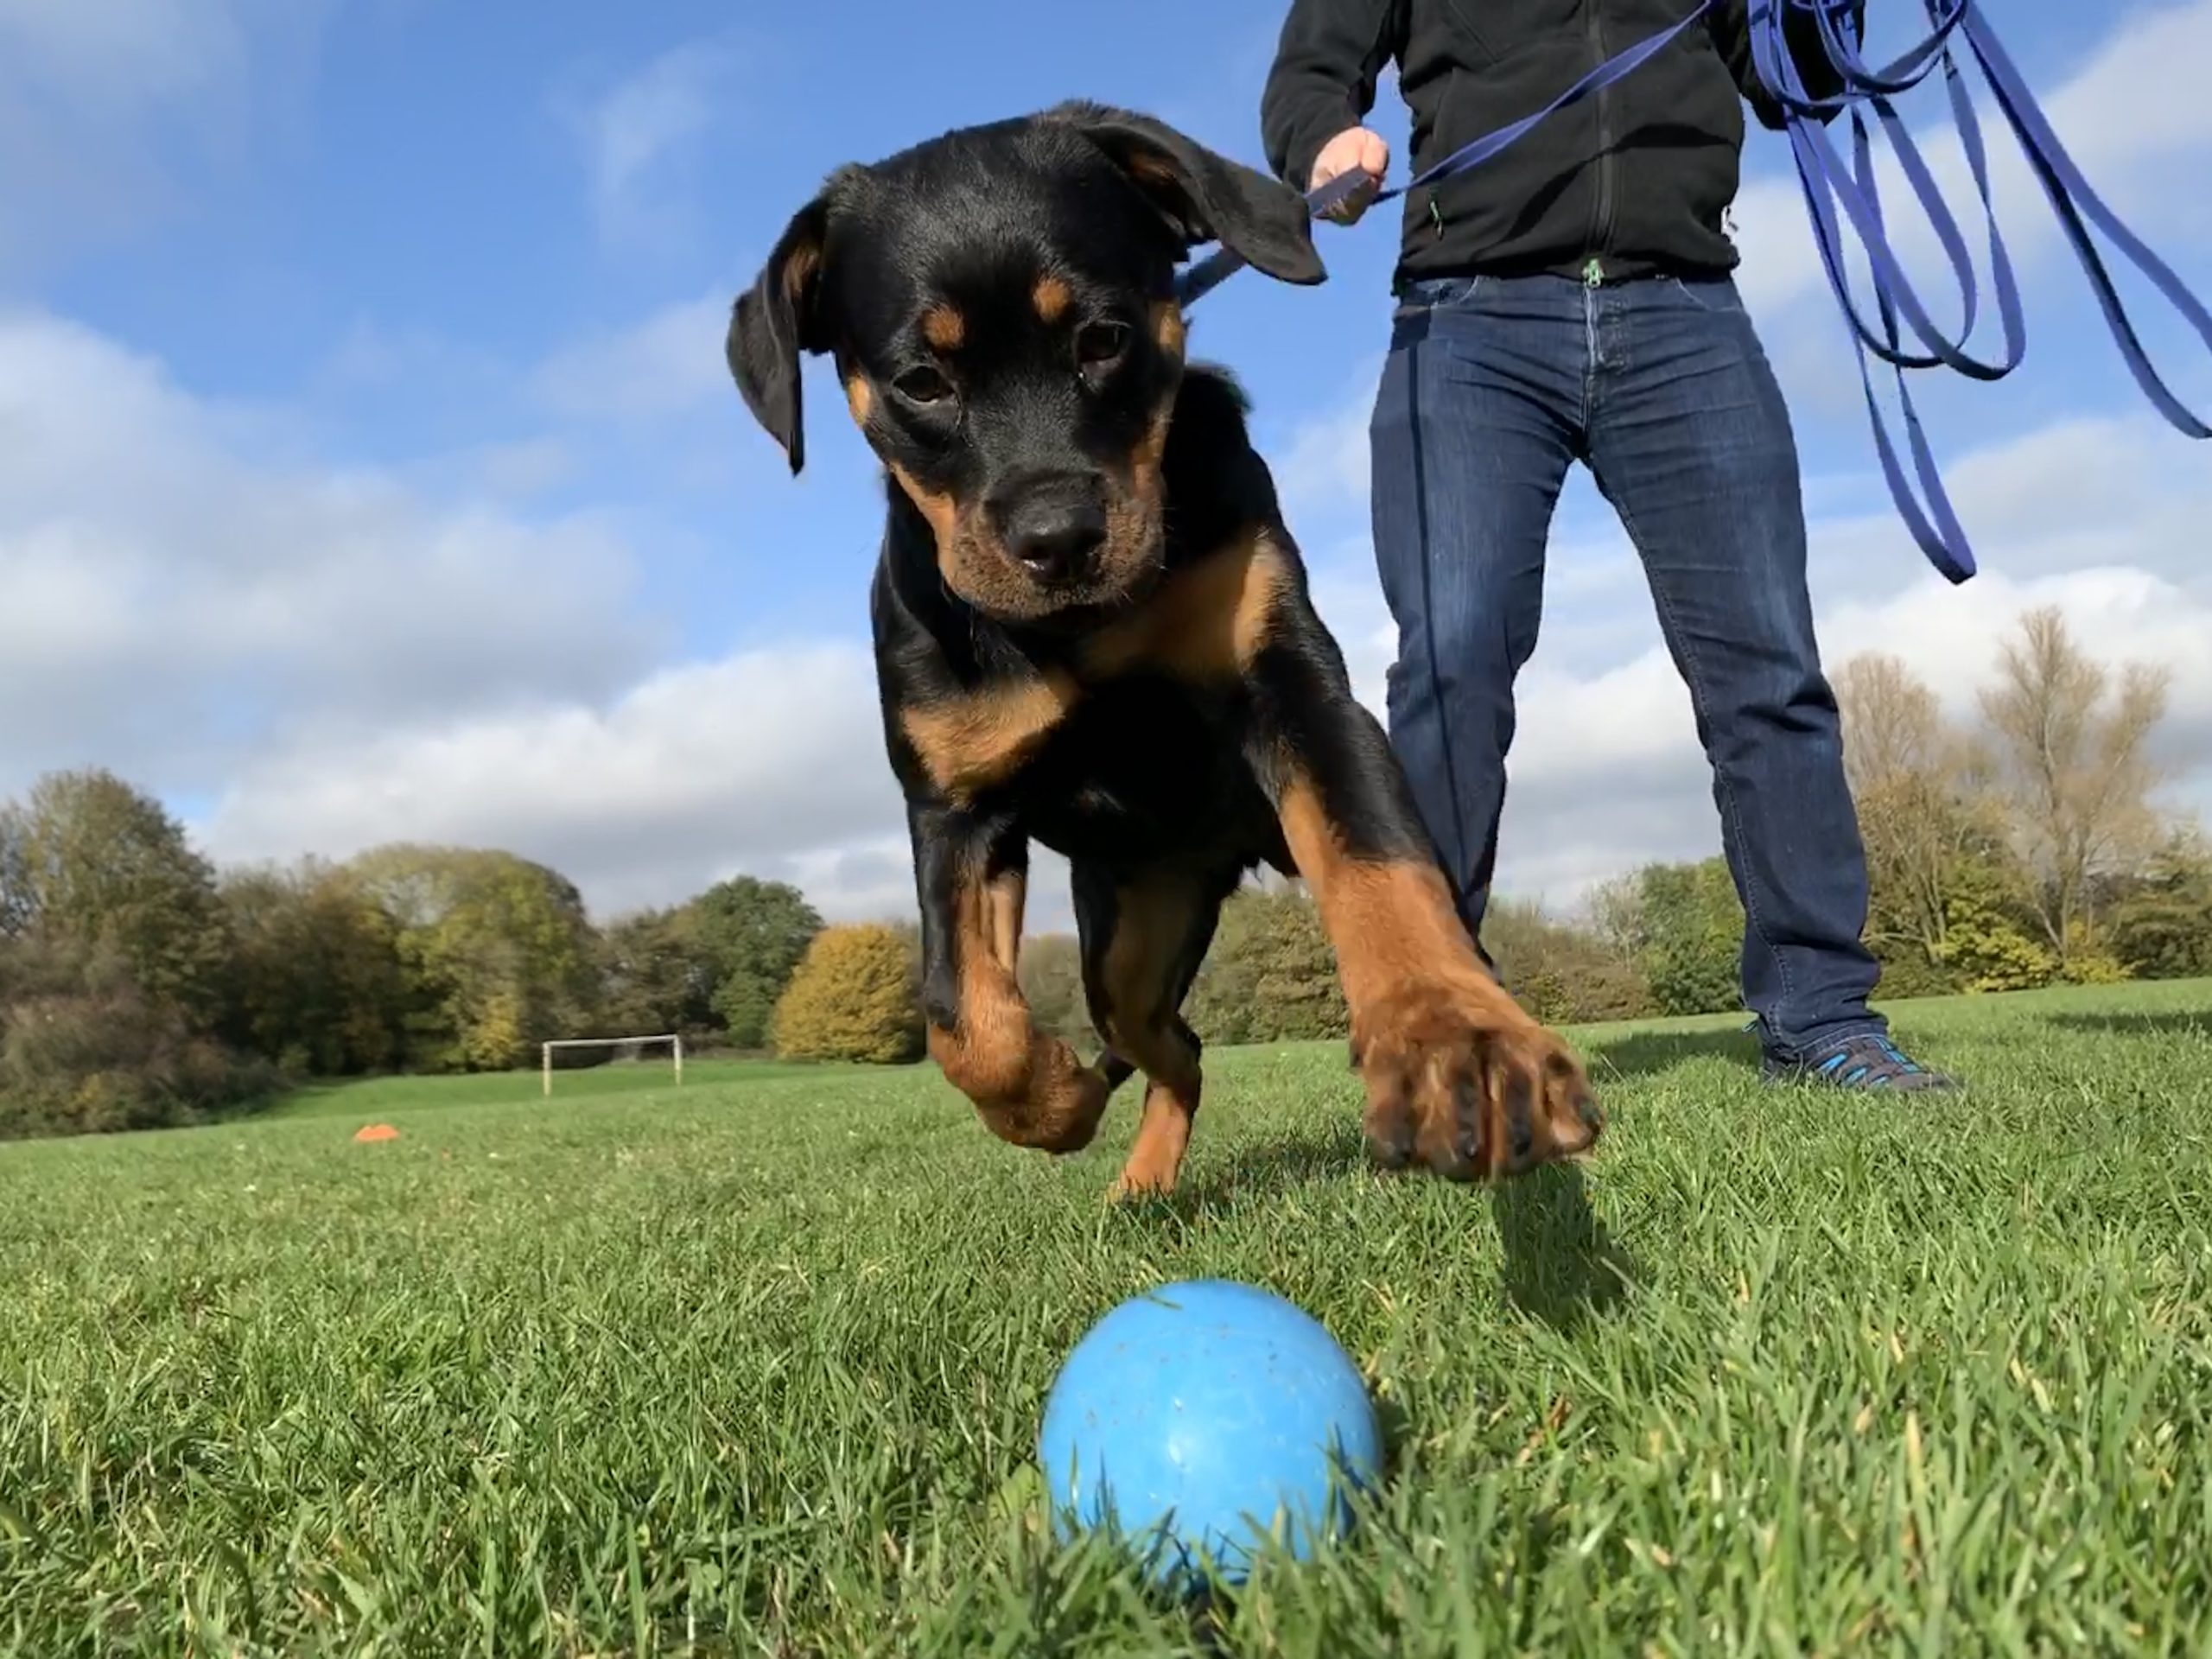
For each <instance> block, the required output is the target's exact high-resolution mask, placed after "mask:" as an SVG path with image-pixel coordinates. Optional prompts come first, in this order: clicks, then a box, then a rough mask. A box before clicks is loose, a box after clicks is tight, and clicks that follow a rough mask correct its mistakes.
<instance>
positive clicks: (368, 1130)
mask: <svg viewBox="0 0 2212 1659" xmlns="http://www.w3.org/2000/svg"><path fill="white" fill-rule="evenodd" d="M353 1138H354V1139H355V1140H356V1141H397V1140H398V1139H399V1131H398V1130H397V1129H395V1128H392V1127H391V1124H389V1123H370V1124H366V1125H364V1126H363V1127H362V1128H360V1129H359V1130H358V1131H357V1132H356V1133H355V1134H354V1136H353Z"/></svg>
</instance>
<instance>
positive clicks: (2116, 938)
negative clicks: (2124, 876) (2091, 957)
mask: <svg viewBox="0 0 2212 1659" xmlns="http://www.w3.org/2000/svg"><path fill="white" fill-rule="evenodd" d="M2111 940H2112V949H2113V955H2114V956H2116V957H2119V959H2120V962H2121V963H2122V964H2124V965H2125V966H2126V969H2128V971H2129V972H2131V973H2133V974H2136V975H2139V976H2142V977H2144V978H2145V979H2193V978H2196V977H2199V976H2212V847H2208V846H2207V845H2206V843H2205V839H2204V836H2202V833H2200V832H2199V831H2198V830H2197V829H2196V828H2195V827H2194V826H2193V825H2192V826H2185V827H2182V828H2177V829H2175V830H2174V831H2173V832H2172V833H2171V835H2170V836H2168V837H2167V839H2166V841H2165V842H2164V845H2162V846H2161V847H2160V848H2159V849H2158V851H2157V852H2156V853H2154V854H2152V856H2151V859H2150V861H2149V863H2148V865H2147V866H2146V867H2145V869H2144V870H2143V871H2142V873H2141V874H2140V875H2139V878H2138V879H2137V880H2135V881H2134V882H2133V883H2131V884H2130V885H2129V887H2128V888H2127V890H2126V893H2124V894H2122V895H2121V896H2120V899H2118V901H2117V902H2116V903H2115V904H2114V905H2113V912H2112V919H2111Z"/></svg>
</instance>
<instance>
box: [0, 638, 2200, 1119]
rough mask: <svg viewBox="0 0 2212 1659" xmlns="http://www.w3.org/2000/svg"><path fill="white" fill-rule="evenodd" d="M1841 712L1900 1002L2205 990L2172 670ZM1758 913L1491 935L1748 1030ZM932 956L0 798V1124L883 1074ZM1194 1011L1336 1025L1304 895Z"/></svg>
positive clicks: (765, 907)
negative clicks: (730, 1056)
mask: <svg viewBox="0 0 2212 1659" xmlns="http://www.w3.org/2000/svg"><path fill="white" fill-rule="evenodd" d="M1836 690H1837V696H1838V701H1839V702H1840V706H1841V708H1842V711H1843V720H1844V731H1845V741H1846V751H1847V771H1848V773H1849V777H1850V782H1851V787H1852V791H1853V797H1854V798H1855V799H1856V801H1857V803H1858V805H1859V815H1860V823H1861V828H1862V831H1863V834H1864V836H1865V840H1866V849H1867V858H1868V865H1869V869H1870V874H1871V880H1872V905H1871V910H1870V915H1869V919H1868V925H1867V930H1866V938H1867V941H1868V943H1869V944H1870V945H1871V946H1872V949H1873V950H1874V951H1875V952H1876V954H1877V955H1878V957H1880V958H1881V961H1882V963H1883V968H1884V983H1883V994H1884V995H1886V996H1891V997H1897V996H1905V995H1928V994H1934V993H1942V992H1956V991H1966V992H1973V991H1996V990H2015V989H2024V988H2031V987H2035V986H2041V985H2050V984H2056V983H2092V982H2110V981H2114V980H2120V979H2126V978H2130V977H2143V978H2171V977H2184V976H2196V975H2212V849H2208V847H2207V845H2206V842H2205V841H2204V839H2203V837H2202V836H2201V835H2200V834H2199V832H2198V831H2197V829H2196V826H2195V825H2194V824H2193V823H2189V822H2187V821H2185V820H2183V819H2182V818H2180V817H2176V816H2174V815H2171V814H2169V813H2166V812H2164V811H2162V810H2160V808H2159V807H2158V804H2157V793H2158V785H2159V782H2160V779H2159V774H2158V768H2157V766H2156V765H2155V764H2154V757H2153V749H2154V741H2155V739H2156V737H2157V735H2158V728H2159V725H2160V723H2161V721H2163V720H2164V717H2165V713H2166V686H2165V682H2164V677H2162V676H2161V675H2160V674H2158V673H2157V672H2155V671H2149V670H2145V669H2142V668H2139V667H2133V666H2127V667H2122V668H2120V669H2118V670H2113V669H2112V668H2109V667H2107V666H2106V665H2104V664H2098V663H2096V662H2095V661H2094V660H2093V659H2091V658H2089V657H2088V655H2087V654H2086V653H2085V652H2083V651H2082V649H2081V648H2080V646H2079V645H2077V644H2076V643H2075V641H2074V639H2072V638H2071V636H2070V635H2069V632H2068V630H2067V628H2066V626H2065V623H2064V620H2063V617H2061V616H2060V615H2059V614H2058V613H2056V612H2052V611H2042V612H2037V613H2033V614H2031V615H2030V616H2028V617H2027V618H2026V619H2024V620H2023V622H2022V623H2021V625H2020V626H2019V627H2018V630H2017V631H2016V632H2015V633H2014V635H2013V636H2012V638H2010V639H2008V640H2007V641H2006V642H2005V646H2004V649H2003V651H2002V652H2001V653H2000V657H1999V664H1998V668H1997V672H1996V674H1995V676H1994V677H1993V681H1992V682H1991V683H1989V684H1988V685H1986V686H1985V687H1984V688H1983V689H1982V690H1981V692H1980V696H1979V697H1978V699H1977V701H1976V707H1975V715H1974V718H1973V719H1971V720H1969V721H1955V720H1953V719H1952V718H1950V717H1949V716H1948V715H1946V714H1945V712H1944V710H1943V709H1942V704H1941V702H1940V700H1939V699H1938V698H1937V696H1936V694H1935V692H1934V691H1933V690H1931V689H1930V688H1929V687H1928V686H1927V685H1926V684H1924V683H1922V682H1921V681H1919V680H1918V679H1917V678H1916V677H1914V676H1913V675H1912V674H1911V672H1910V671H1909V670H1908V669H1907V668H1906V667H1905V666H1904V664H1902V663H1901V662H1899V661H1897V659H1895V658H1890V657H1886V656H1883V655H1879V654H1873V655H1866V656H1862V657H1859V658H1854V659H1853V660H1852V661H1850V662H1848V663H1847V664H1844V665H1843V666H1842V668H1841V669H1840V671H1839V672H1838V673H1837V675H1836ZM1743 923H1744V918H1743V910H1742V906H1741V904H1740V901H1739V900H1738V896H1737V893H1736V891H1735V888H1734V886H1733V884H1732V881H1731V880H1730V878H1729V875H1728V873H1727V870H1726V866H1725V865H1724V864H1723V863H1722V861H1720V860H1719V858H1717V857H1716V858H1712V859H1707V860H1706V861H1702V862H1699V863H1690V864H1664V863H1655V864H1651V865H1648V866H1646V867H1645V868H1642V869H1640V870H1637V871H1635V872H1632V873H1630V874H1626V875H1624V876H1622V877H1620V878H1618V880H1614V881H1611V882H1610V883H1608V884H1606V885H1605V886H1604V887H1601V888H1599V890H1598V891H1597V892H1596V893H1594V894H1593V895H1592V897H1591V898H1590V899H1588V900H1587V901H1586V902H1585V903H1583V904H1582V905H1580V906H1577V907H1576V908H1575V909H1573V910H1572V911H1568V912H1554V911H1551V910H1548V909H1547V908H1546V907H1545V906H1541V905H1538V904H1535V903H1529V902H1525V901H1524V902H1516V901H1513V900H1511V899H1502V900H1501V901H1499V902H1498V903H1497V904H1495V905H1494V906H1493V907H1492V909H1491V913H1490V916H1489V918H1488V919H1487V921H1486V924H1485V926H1484V943H1485V944H1486V945H1487V946H1488V948H1489V950H1490V951H1491V955H1492V956H1493V957H1494V958H1495V959H1496V960H1497V963H1498V964H1499V968H1500V971H1501V973H1502V975H1503V978H1504V980H1505V982H1506V984H1507V987H1508V988H1510V990H1511V991H1512V992H1513V994H1514V995H1516V996H1517V997H1518V998H1520V999H1521V1001H1522V1003H1523V1004H1524V1006H1526V1007H1529V1011H1530V1012H1531V1013H1532V1014H1535V1015H1536V1016H1537V1017H1538V1018H1540V1019H1542V1020H1547V1021H1554V1022H1560V1023H1573V1022H1584V1021H1592V1020H1623V1019H1633V1018H1638V1017H1643V1016H1648V1015H1654V1014H1700V1013H1713V1012H1721V1011H1725V1010H1727V1009H1732V1008H1734V1007H1737V1006H1738V968H1737V963H1738V951H1739V949H1740V944H1741V940H1742V936H1743ZM918 954H919V953H918V930H917V929H916V928H915V927H914V925H912V922H911V921H906V922H901V923H897V924H863V925H844V926H825V925H824V923H823V918H822V917H821V916H820V915H819V914H817V912H816V911H815V910H814V908H813V907H812V906H811V905H810V904H809V903H808V901H807V900H806V899H805V898H804V895H803V894H802V893H799V892H798V890H797V889H796V888H794V887H791V886H789V885H787V884H785V883H780V882H775V881H764V880H757V879H755V878H753V877H750V876H739V877H736V878H734V879H732V880H725V881H721V882H717V883H716V884H715V885H714V886H712V887H709V888H707V889H706V890H705V891H704V892H702V893H698V894H696V895H695V896H693V897H692V898H690V899H687V900H685V901H684V902H683V903H682V904H680V905H675V906H666V907H663V908H659V909H652V910H645V911H641V912H635V913H632V914H628V915H625V916H620V917H618V918H613V919H611V920H609V921H608V922H607V923H605V924H604V925H600V924H597V923H595V922H594V920H593V918H591V917H590V916H589V915H588V913H587V912H586V909H585V906H584V904H583V901H582V896H581V895H580V894H579V893H578V891H577V889H576V888H575V886H574V884H573V883H571V882H570V881H569V880H568V879H567V878H566V877H564V876H563V875H562V874H560V873H559V872H558V871H556V870H553V869H550V868H547V867H546V866H544V865H543V864H540V863H536V862H533V861H530V860H528V859H524V858H522V857H519V856H518V855H514V854H512V853H509V852H505V851H500V850H497V849H474V848H457V847H445V846H429V845H420V844H411V843H402V844H395V845H390V846H385V847H379V848H377V849H372V850H371V851H369V852H365V853H363V854H361V855H359V856H358V857H355V858H353V859H350V860H347V861H342V862H330V861H321V860H315V859H303V860H301V861H297V862H296V863H294V864H292V865H289V866H276V865H261V866H255V867H251V868H236V869H229V870H218V869H217V868H215V867H214V865H213V863H212V862H211V861H209V860H208V859H207V857H206V856H205V855H202V854H201V853H200V851H199V850H198V849H195V848H194V846H193V845H192V844H191V842H190V839H189V837H188V836H187V834H186V833H185V831H184V829H183V828H182V826H181V824H180V823H178V822H177V821H176V820H175V818H174V817H171V816H170V814H169V813H168V811H167V810H165V809H164V808H163V807H162V804H161V803H160V802H159V801H157V800H156V799H155V798H152V797H151V796H149V795H148V794H146V793H145V792H143V791H140V790H138V789H136V788H134V787H133V786H132V785H130V784H128V783H126V782H125V781H124V780H123V779H119V778H118V777H116V776H114V775H113V774H111V773H110V772H105V771H99V770H90V771H83V772H60V773H54V774H50V775H48V776H47V777H45V778H43V779H40V780H39V782H38V783H37V784H36V785H35V786H34V787H33V788H31V789H30V790H29V792H28V793H27V794H26V795H25V796H24V797H23V798H22V799H20V800H17V801H14V802H10V803H7V804H0V1135H27V1134H41V1133H66V1132H71V1131H79V1130H88V1129H114V1128H140V1127H150V1126H154V1125H159V1124H168V1123H181V1122H196V1121H200V1120H202V1119H205V1118H207V1117H211V1116H218V1115H220V1114H222V1113H224V1112H226V1111H232V1110H238V1109H249V1108H251V1106H252V1105H253V1104H255V1103H257V1102H260V1101H264V1100H266V1099H269V1098H270V1097H272V1096H274V1095H275V1094H276V1093H277V1092H278V1091H280V1090H283V1089H285V1088H287V1087H289V1086H292V1085H293V1084H296V1083H297V1082H299V1081H302V1080H303V1079H308V1078H318V1077H351V1076H361V1075H366V1074H371V1073H379V1072H394V1071H409V1072H438V1071H486V1070H500V1069H505V1068H511V1067H515V1066H519V1065H528V1064H530V1063H531V1061H532V1060H533V1059H534V1058H535V1057H536V1054H537V1045H538V1044H539V1043H541V1042H543V1041H544V1040H546V1039H551V1038H559V1037H574V1036H582V1035H607V1036H620V1035H641V1034H645V1033H664V1032H680V1033H683V1035H684V1037H685V1039H686V1040H687V1043H688V1044H689V1045H690V1046H691V1047H693V1048H694V1049H698V1050H706V1051H712V1050H715V1049H716V1048H721V1049H724V1050H728V1051H734V1052H773V1053H777V1054H779V1055H783V1056H785V1057H789V1058H805V1059H843V1060H858V1061H865V1062H871V1063H877V1064H897V1063H900V1062H904V1061H908V1060H912V1059H913V1058H917V1057H918V1055H919V1054H920V1052H921V1051H922V1022H921V1018H920V1014H919V1012H918ZM1020 978H1021V983H1022V987H1023V989H1024V992H1025V994H1026V995H1027V997H1028V999H1029V1001H1030V1005H1031V1007H1032V1010H1033V1013H1034V1014H1035V1016H1036V1018H1037V1019H1038V1020H1039V1023H1040V1024H1042V1025H1044V1026H1045V1027H1046V1028H1048V1029H1051V1030H1053V1031H1057V1032H1058V1033H1061V1034H1063V1035H1065V1036H1066V1037H1067V1038H1068V1039H1070V1040H1071V1041H1073V1042H1075V1043H1076V1044H1077V1046H1079V1047H1081V1048H1083V1049H1084V1051H1085V1052H1093V1051H1095V1050H1096V1046H1097V1044H1096V1036H1095V1034H1094V1033H1093V1032H1092V1030H1091V1028H1090V1019H1089V1015H1088V1012H1087V1009H1086V1007H1085V1004H1084V995H1083V991H1082V987H1081V975H1080V969H1079V963H1078V952H1077V942H1076V941H1075V939H1073V938H1071V937H1068V936H1066V935H1065V934H1046V935H1043V936H1040V937H1034V938H1031V939H1029V940H1028V941H1027V942H1026V944H1025V947H1024V951H1023V956H1022V961H1021V966H1020ZM1186 1013H1187V1014H1188V1016H1189V1018H1190V1020H1191V1023H1192V1026H1193V1027H1195V1028H1196V1029H1197V1030H1198V1033H1200V1035H1201V1036H1202V1037H1204V1038H1205V1039H1206V1040H1207V1041H1208V1042H1210V1043H1215V1044H1226V1043H1239V1042H1265V1041H1281V1040H1293V1039H1314V1038H1332V1037H1339V1036H1341V1035H1343V1034H1344V1029H1345V1010H1344V998H1343V993H1342V990H1341V988H1340V987H1339V985H1338V981H1337V976H1336V964H1335V960H1334V957H1333V954H1332V951H1331V950H1330V946H1329V943H1328V940H1327V938H1326V936H1325V934H1324V932H1323V931H1322V929H1321V926H1320V922H1319V916H1318V915H1317V913H1316V912H1315V909H1314V906H1313V903H1312V901H1311V899H1309V898H1308V897H1307V895H1306V893H1304V891H1303V890H1302V889H1301V888H1300V887H1299V885H1298V884H1296V883H1294V882H1293V883H1281V882H1269V883H1267V884H1263V885H1262V886H1258V887H1249V888H1247V889H1246V890H1245V891H1243V892H1241V893H1238V894H1237V895H1236V897H1235V898H1233V899H1231V900H1230V903H1229V905H1228V906H1226V908H1225V909H1224V912H1223V915H1222V918H1221V923H1220V926H1219V929H1218V931H1217V934H1216V938H1215V941H1214V944H1213V947H1212V949H1211V951H1210V952H1209V953H1208V956H1207V958H1206V961H1205V966H1204V968H1203V969H1202V970H1201V972H1200V974H1199V976H1198V981H1197V982H1196V984H1195V985H1194V986H1193V988H1192V994H1191V997H1190V1000H1189V1002H1188V1004H1187V1007H1186ZM598 1058H604V1057H603V1056H601V1057H598ZM564 1063H566V1064H590V1063H593V1061H592V1060H591V1059H588V1058H568V1059H566V1060H564Z"/></svg>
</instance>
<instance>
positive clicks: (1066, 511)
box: [999, 491, 1106, 582]
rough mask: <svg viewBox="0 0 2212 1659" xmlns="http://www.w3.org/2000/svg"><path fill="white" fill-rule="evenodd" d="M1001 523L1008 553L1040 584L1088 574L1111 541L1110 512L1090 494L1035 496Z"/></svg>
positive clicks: (1003, 515) (1001, 518) (1011, 510)
mask: <svg viewBox="0 0 2212 1659" xmlns="http://www.w3.org/2000/svg"><path fill="white" fill-rule="evenodd" d="M999 521H1000V524H1001V526H1002V529H1001V532H1000V533H1001V536H1002V537H1004V539H1005V542H1006V550H1007V552H1008V553H1010V554H1012V555H1013V556H1014V559H1015V560H1016V561H1018V562H1019V563H1020V565H1021V567H1022V568H1023V569H1026V570H1027V571H1028V572H1029V573H1030V574H1031V575H1033V576H1035V577H1036V578H1037V579H1038V580H1039V581H1040V582H1069V581H1072V580H1073V579H1074V578H1076V577H1077V576H1079V575H1083V573H1084V571H1085V570H1087V569H1090V562H1091V557H1092V556H1093V555H1094V554H1096V552H1097V551H1098V549H1099V546H1100V544H1101V543H1103V542H1104V541H1105V539H1106V510H1105V508H1104V507H1103V505H1101V504H1100V503H1099V502H1098V501H1097V500H1096V499H1095V498H1094V497H1093V496H1091V495H1090V493H1089V492H1087V491H1086V492H1083V493H1076V492H1073V491H1066V492H1062V491H1054V492H1052V493H1050V494H1038V495H1033V496H1031V497H1030V498H1028V499H1026V500H1023V501H1021V502H1020V503H1018V504H1016V505H1014V506H1012V507H1010V508H1009V509H1007V511H1006V512H1002V513H1001V514H1000V515H999Z"/></svg>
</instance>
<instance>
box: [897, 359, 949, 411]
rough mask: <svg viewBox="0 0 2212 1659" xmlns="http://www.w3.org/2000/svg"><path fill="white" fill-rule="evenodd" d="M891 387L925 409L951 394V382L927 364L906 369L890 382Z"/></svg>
mask: <svg viewBox="0 0 2212 1659" xmlns="http://www.w3.org/2000/svg"><path fill="white" fill-rule="evenodd" d="M891 389H892V390H893V391H895V392H897V393H898V394H899V396H900V397H904V398H905V399H906V401H907V402H908V403H910V404H920V405H922V407H924V408H925V409H926V408H928V407H929V406H930V405H931V404H941V403H943V402H944V400H945V399H946V398H948V397H951V396H952V382H950V380H948V379H946V378H944V375H943V374H941V373H939V372H938V371H937V370H935V369H932V368H931V367H929V366H928V365H921V366H919V367H917V368H912V369H909V370H907V371H906V373H904V374H902V375H900V376H899V378H897V379H895V380H893V382H892V383H891Z"/></svg>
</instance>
